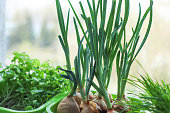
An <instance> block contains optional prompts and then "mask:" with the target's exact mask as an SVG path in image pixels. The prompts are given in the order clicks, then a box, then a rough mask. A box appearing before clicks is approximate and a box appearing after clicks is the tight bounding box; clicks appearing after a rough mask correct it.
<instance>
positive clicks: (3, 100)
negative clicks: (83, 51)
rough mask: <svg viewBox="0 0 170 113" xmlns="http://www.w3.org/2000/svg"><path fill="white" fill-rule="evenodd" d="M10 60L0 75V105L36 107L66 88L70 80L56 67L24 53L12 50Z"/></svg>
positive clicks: (20, 108)
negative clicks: (0, 79)
mask: <svg viewBox="0 0 170 113" xmlns="http://www.w3.org/2000/svg"><path fill="white" fill-rule="evenodd" d="M13 55H14V57H13V58H12V60H11V64H10V65H9V66H6V67H5V68H4V69H3V70H2V71H1V72H0V76H1V77H2V81H1V82H0V84H1V88H0V106H1V107H5V108H10V109H14V110H25V108H26V107H29V109H30V108H31V109H35V108H37V107H39V106H41V105H42V104H44V103H45V102H47V101H48V100H49V99H51V98H52V97H53V96H55V95H57V94H59V93H61V92H65V91H67V90H68V89H69V87H68V84H69V82H68V81H67V80H65V79H64V78H62V77H60V75H59V73H58V68H55V67H53V66H50V64H49V62H43V63H42V64H41V63H40V61H39V60H38V59H31V58H30V57H29V56H28V55H27V54H25V53H18V52H15V53H13Z"/></svg>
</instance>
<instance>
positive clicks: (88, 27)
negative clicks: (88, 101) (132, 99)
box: [56, 0, 152, 109]
mask: <svg viewBox="0 0 170 113" xmlns="http://www.w3.org/2000/svg"><path fill="white" fill-rule="evenodd" d="M86 1H87V5H88V9H89V12H90V15H87V14H86V12H85V9H84V6H83V4H82V2H81V1H80V2H79V6H80V8H81V18H82V19H83V21H84V23H85V26H83V24H82V22H81V21H80V17H79V15H78V14H77V13H76V11H75V9H74V7H73V5H72V3H71V2H70V0H68V2H69V4H70V7H71V9H72V11H73V13H74V17H73V20H74V26H75V31H76V36H77V42H78V46H79V50H78V55H77V57H76V58H75V61H74V66H75V74H76V77H77V80H78V84H79V87H80V88H82V87H83V86H85V83H86V88H87V89H89V86H88V85H92V86H93V87H94V88H95V89H96V90H97V91H98V93H99V96H103V97H104V99H105V102H106V104H107V108H108V109H111V108H112V105H111V102H110V98H109V96H108V95H107V89H108V86H109V83H110V78H111V72H112V66H113V62H114V61H115V59H116V67H117V68H116V70H117V77H118V94H117V98H118V99H120V100H121V99H122V98H123V95H124V93H125V86H126V82H127V78H128V75H129V70H130V67H131V65H132V63H133V61H134V59H135V58H136V56H137V55H138V53H139V52H140V50H141V48H142V47H143V45H144V43H145V41H146V39H147V37H148V34H149V31H150V28H151V23H152V0H150V6H149V8H148V9H147V10H146V12H145V13H144V15H143V17H142V18H141V7H140V4H139V17H138V21H137V24H136V27H135V29H134V30H132V32H133V35H132V37H131V38H130V39H129V41H127V40H128V39H127V37H126V25H127V22H128V17H129V12H130V3H129V0H124V1H122V0H112V4H111V10H110V13H109V15H108V16H109V17H108V20H107V19H106V17H107V15H106V12H107V7H108V3H107V2H108V1H107V0H97V1H95V0H91V1H90V0H86ZM117 2H118V3H117ZM123 2H124V8H125V10H124V16H123V17H121V16H120V15H121V13H122V12H121V9H122V4H123ZM56 5H57V13H58V18H59V22H60V29H61V33H62V38H61V36H59V39H60V42H61V44H62V46H63V49H66V48H67V46H66V45H67V44H66V42H67V40H66V37H67V35H66V34H67V31H68V22H69V14H68V18H67V25H66V29H65V24H64V20H63V14H62V10H61V6H60V3H59V0H56ZM149 14H150V19H149V24H148V28H147V31H146V34H145V36H144V38H142V39H141V40H142V42H141V44H140V45H139V48H138V49H137V45H138V43H139V42H140V41H139V39H140V36H139V33H140V30H141V28H142V25H143V23H144V21H145V19H146V17H147V15H149ZM98 20H100V21H98ZM77 23H78V24H77ZM78 26H79V27H80V29H81V31H82V33H83V37H84V38H85V40H86V48H85V49H83V45H82V44H81V41H80V33H79V30H78ZM63 40H65V41H66V42H64V41H63ZM122 42H123V43H122ZM64 51H65V50H64ZM65 54H67V52H65ZM89 59H90V60H91V61H93V60H94V61H95V66H96V68H95V72H94V76H95V77H96V79H97V81H98V85H96V83H94V82H93V80H92V79H93V77H94V76H92V77H90V78H91V79H89V78H88V69H89ZM80 65H81V66H80ZM81 69H82V70H83V73H81ZM91 72H92V71H91ZM80 75H82V76H80ZM80 83H81V84H80ZM81 96H82V98H84V95H83V94H81Z"/></svg>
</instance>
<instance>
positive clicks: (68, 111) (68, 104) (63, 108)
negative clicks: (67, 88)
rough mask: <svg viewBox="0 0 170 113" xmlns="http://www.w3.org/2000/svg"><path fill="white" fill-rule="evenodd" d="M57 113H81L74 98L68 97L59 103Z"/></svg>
mask: <svg viewBox="0 0 170 113" xmlns="http://www.w3.org/2000/svg"><path fill="white" fill-rule="evenodd" d="M57 113H80V109H79V106H78V105H77V103H76V101H75V100H74V99H73V97H72V96H67V97H65V98H64V99H63V100H62V101H61V102H60V103H59V105H58V108H57Z"/></svg>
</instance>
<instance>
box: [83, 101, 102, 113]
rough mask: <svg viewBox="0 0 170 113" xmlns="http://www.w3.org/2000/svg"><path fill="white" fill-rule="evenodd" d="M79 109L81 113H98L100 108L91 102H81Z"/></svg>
mask: <svg viewBox="0 0 170 113" xmlns="http://www.w3.org/2000/svg"><path fill="white" fill-rule="evenodd" d="M80 108H81V109H82V110H81V113H100V112H99V110H98V108H100V107H99V106H97V104H96V103H94V102H93V101H84V102H83V101H82V102H81V105H80Z"/></svg>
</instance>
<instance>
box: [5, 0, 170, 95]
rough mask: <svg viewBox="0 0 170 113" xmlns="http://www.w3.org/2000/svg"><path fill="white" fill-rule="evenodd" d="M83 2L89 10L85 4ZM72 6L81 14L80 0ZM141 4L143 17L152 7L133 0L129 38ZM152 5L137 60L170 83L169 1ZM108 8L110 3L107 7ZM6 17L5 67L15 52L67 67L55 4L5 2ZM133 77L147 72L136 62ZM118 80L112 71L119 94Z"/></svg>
mask: <svg viewBox="0 0 170 113" xmlns="http://www.w3.org/2000/svg"><path fill="white" fill-rule="evenodd" d="M81 1H82V2H83V3H84V5H85V6H86V9H88V8H87V4H86V2H85V0H81ZM60 2H61V5H62V8H63V13H64V16H65V19H66V16H67V11H68V9H69V5H68V2H67V0H60ZM71 2H72V3H73V5H74V6H75V9H76V11H77V13H79V14H80V12H81V11H80V8H79V5H78V0H71ZM108 2H111V0H108ZM139 2H140V3H141V7H142V14H143V13H144V12H145V10H146V9H147V8H148V6H149V0H130V18H129V21H128V26H127V30H126V31H127V36H131V28H132V27H135V24H136V22H137V17H138V12H139ZM153 2H154V6H153V24H152V28H151V32H150V34H149V37H148V40H147V42H146V43H145V45H144V47H143V49H142V51H141V52H140V54H139V55H138V57H137V60H138V61H139V62H140V63H141V65H142V66H143V67H144V69H145V71H146V72H148V73H149V75H150V76H152V77H153V78H156V79H158V80H165V81H167V82H170V71H169V69H170V13H169V12H170V0H153ZM109 5H110V3H108V6H109ZM110 7H111V6H110ZM109 9H110V8H108V10H107V11H108V12H109ZM87 11H88V10H87ZM107 14H109V13H107ZM5 15H6V19H5V21H6V22H5V23H6V28H5V40H6V48H7V49H6V60H5V62H6V64H8V63H9V58H10V57H11V55H12V53H13V52H15V51H19V52H24V51H25V52H26V53H27V54H29V55H30V56H31V58H37V59H40V60H41V61H46V60H51V61H52V63H53V64H54V65H60V66H64V65H65V64H66V63H65V56H64V52H63V50H62V48H61V45H60V43H59V40H58V38H57V37H58V35H59V34H60V28H59V24H58V19H57V13H56V6H55V0H6V7H5ZM72 16H73V13H72V12H71V17H70V24H69V35H68V36H69V46H70V49H71V50H70V51H71V53H70V54H71V61H72V62H73V59H74V56H75V55H76V53H77V43H76V37H75V35H76V34H75V32H74V26H73V19H72ZM147 24H148V20H146V21H145V24H144V26H143V29H142V31H141V36H143V35H144V32H145V31H146V27H147ZM4 54H5V53H4ZM72 64H73V63H72ZM130 74H132V75H135V76H139V74H144V71H143V69H141V67H140V66H139V65H138V64H137V63H136V62H134V64H133V66H132V69H131V72H130ZM115 77H116V75H115V70H113V77H112V80H111V83H112V85H111V87H110V90H111V91H113V92H115V91H116V90H115V89H116V79H113V78H115ZM128 87H130V86H128Z"/></svg>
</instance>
